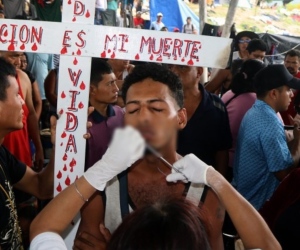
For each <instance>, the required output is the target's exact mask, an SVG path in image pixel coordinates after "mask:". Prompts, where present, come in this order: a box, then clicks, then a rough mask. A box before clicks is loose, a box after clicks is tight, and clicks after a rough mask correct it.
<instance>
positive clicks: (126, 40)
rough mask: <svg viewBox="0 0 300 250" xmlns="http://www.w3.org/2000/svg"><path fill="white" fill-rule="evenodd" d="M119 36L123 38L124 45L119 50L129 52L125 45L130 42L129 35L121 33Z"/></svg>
mask: <svg viewBox="0 0 300 250" xmlns="http://www.w3.org/2000/svg"><path fill="white" fill-rule="evenodd" d="M119 36H120V37H121V38H122V39H121V40H122V46H121V49H119V51H120V52H125V53H127V52H128V50H125V49H124V45H125V43H127V42H128V35H125V34H119Z"/></svg>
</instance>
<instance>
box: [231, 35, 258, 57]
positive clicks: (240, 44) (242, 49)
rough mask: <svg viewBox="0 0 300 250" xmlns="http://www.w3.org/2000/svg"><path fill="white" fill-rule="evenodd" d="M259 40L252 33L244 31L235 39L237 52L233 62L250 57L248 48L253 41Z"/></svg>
mask: <svg viewBox="0 0 300 250" xmlns="http://www.w3.org/2000/svg"><path fill="white" fill-rule="evenodd" d="M254 38H256V39H259V36H258V35H257V34H256V33H254V32H252V31H242V32H240V33H238V34H237V35H236V37H235V38H234V46H235V51H234V52H233V55H232V60H236V59H244V58H246V57H247V56H248V52H247V46H248V44H249V43H250V41H251V40H252V39H254Z"/></svg>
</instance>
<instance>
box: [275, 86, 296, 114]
mask: <svg viewBox="0 0 300 250" xmlns="http://www.w3.org/2000/svg"><path fill="white" fill-rule="evenodd" d="M278 92H279V94H278V98H277V103H276V104H277V105H276V106H277V109H278V111H279V112H281V111H286V110H287V109H288V107H289V105H290V103H291V100H292V99H291V98H292V97H293V96H294V94H293V91H292V90H291V89H290V88H289V87H288V86H282V88H281V91H278Z"/></svg>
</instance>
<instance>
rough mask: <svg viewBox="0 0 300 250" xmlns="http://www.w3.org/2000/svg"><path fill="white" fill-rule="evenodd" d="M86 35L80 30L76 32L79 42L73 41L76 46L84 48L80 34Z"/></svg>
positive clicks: (83, 41)
mask: <svg viewBox="0 0 300 250" xmlns="http://www.w3.org/2000/svg"><path fill="white" fill-rule="evenodd" d="M83 35H86V33H85V32H84V31H83V30H82V31H80V32H79V33H78V34H77V37H78V39H79V40H80V42H81V44H79V43H77V42H76V43H75V44H76V46H78V47H80V48H84V47H85V40H83V38H82V36H83Z"/></svg>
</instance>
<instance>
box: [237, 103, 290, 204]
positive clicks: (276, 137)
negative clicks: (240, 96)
mask: <svg viewBox="0 0 300 250" xmlns="http://www.w3.org/2000/svg"><path fill="white" fill-rule="evenodd" d="M292 164H293V158H292V156H291V153H290V151H289V148H288V145H287V142H286V137H285V133H284V128H283V125H282V122H281V121H280V119H279V118H278V116H277V115H276V113H275V111H274V110H273V109H272V108H271V107H270V106H269V105H268V104H266V103H265V102H263V101H261V100H256V102H255V103H254V105H253V107H252V108H251V109H249V111H248V112H247V113H246V115H245V116H244V118H243V120H242V123H241V126H240V130H239V134H238V138H237V145H236V151H235V157H234V169H233V181H232V185H233V186H234V187H235V188H236V189H237V191H238V192H240V193H241V194H242V195H243V196H244V197H245V198H246V199H247V200H248V201H249V202H250V203H251V204H252V205H253V206H254V207H255V208H256V209H260V208H261V206H262V205H263V204H264V203H265V201H266V200H267V199H269V198H270V197H271V196H272V194H273V193H274V191H275V189H276V188H277V186H278V184H279V181H278V180H277V178H276V177H275V175H274V173H275V172H278V171H281V170H284V169H287V168H289V167H291V165H292Z"/></svg>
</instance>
